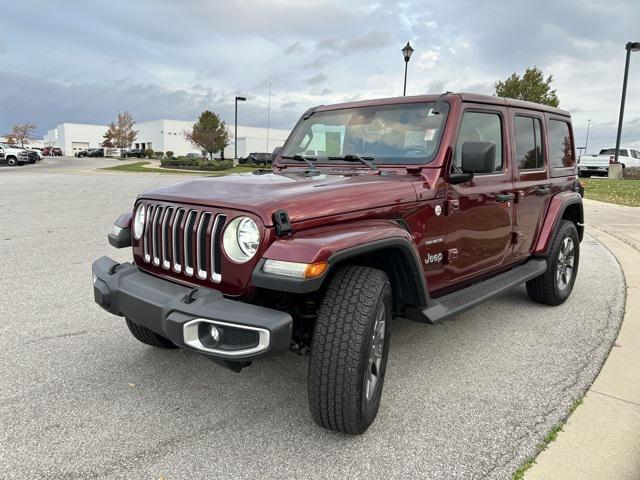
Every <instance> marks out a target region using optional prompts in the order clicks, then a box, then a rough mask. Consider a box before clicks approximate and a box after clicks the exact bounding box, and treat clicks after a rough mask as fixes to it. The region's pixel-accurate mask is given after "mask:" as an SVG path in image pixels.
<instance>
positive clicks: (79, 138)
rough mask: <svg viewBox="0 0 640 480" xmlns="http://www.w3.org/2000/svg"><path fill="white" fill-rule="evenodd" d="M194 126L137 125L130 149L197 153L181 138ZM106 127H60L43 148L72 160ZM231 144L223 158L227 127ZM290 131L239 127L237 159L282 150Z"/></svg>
mask: <svg viewBox="0 0 640 480" xmlns="http://www.w3.org/2000/svg"><path fill="white" fill-rule="evenodd" d="M193 123H194V122H189V121H182V120H169V119H161V120H151V121H148V122H140V123H136V124H135V126H134V128H135V130H137V131H138V135H137V136H136V139H135V140H134V141H133V143H132V145H131V148H142V149H146V148H150V149H152V150H154V151H156V152H167V151H172V152H173V154H174V155H175V156H181V155H186V154H188V153H200V152H199V151H198V149H197V148H195V147H194V146H193V145H191V144H190V143H189V142H188V141H187V139H186V138H185V136H184V132H186V131H191V129H192V128H193ZM106 131H107V125H89V124H80V123H61V124H60V125H58V126H57V127H55V128H52V129H51V130H49V131H48V132H47V133H46V135H45V136H44V144H45V145H46V146H52V147H60V148H61V149H62V152H63V154H64V155H69V156H72V155H74V154H75V153H77V152H79V151H81V150H85V149H87V148H98V147H99V146H100V145H101V144H102V142H103V141H104V134H105V132H106ZM229 132H230V137H231V143H230V144H229V146H228V147H227V148H225V151H224V156H225V158H233V155H234V141H233V127H230V130H229ZM288 135H289V130H283V129H275V128H271V129H269V130H267V129H266V128H261V127H247V126H244V125H238V157H246V156H247V155H248V154H249V153H253V152H271V151H273V149H274V148H275V147H279V146H282V145H283V144H284V141H285V140H286V138H287V136H288Z"/></svg>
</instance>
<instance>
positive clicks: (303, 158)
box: [280, 154, 318, 170]
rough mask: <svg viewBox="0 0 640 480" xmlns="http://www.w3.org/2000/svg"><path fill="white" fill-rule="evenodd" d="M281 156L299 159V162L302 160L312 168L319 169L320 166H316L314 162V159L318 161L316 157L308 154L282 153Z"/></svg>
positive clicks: (287, 158) (286, 158) (288, 158)
mask: <svg viewBox="0 0 640 480" xmlns="http://www.w3.org/2000/svg"><path fill="white" fill-rule="evenodd" d="M280 158H283V159H285V160H297V161H299V162H300V161H302V162H304V163H306V164H307V165H308V166H309V168H310V169H311V170H317V169H318V167H316V166H315V165H314V164H313V162H312V161H316V160H317V159H316V158H315V157H308V156H306V155H299V154H296V155H282V156H281V157H280Z"/></svg>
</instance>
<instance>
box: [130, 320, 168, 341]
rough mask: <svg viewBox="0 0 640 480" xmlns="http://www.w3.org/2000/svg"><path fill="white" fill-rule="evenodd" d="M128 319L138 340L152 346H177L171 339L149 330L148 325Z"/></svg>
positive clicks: (131, 329)
mask: <svg viewBox="0 0 640 480" xmlns="http://www.w3.org/2000/svg"><path fill="white" fill-rule="evenodd" d="M126 321H127V327H129V331H130V332H131V334H132V335H133V336H134V337H135V338H136V339H137V340H138V341H140V342H142V343H145V344H147V345H151V346H152V347H158V348H176V346H175V345H174V344H173V343H172V342H171V341H170V340H168V339H166V338H164V337H163V336H162V335H158V334H157V333H155V332H153V331H151V330H149V329H148V328H147V327H143V326H142V325H138V324H137V323H135V322H133V321H131V320H129V319H128V318H127V319H126Z"/></svg>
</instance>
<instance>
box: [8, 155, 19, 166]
mask: <svg viewBox="0 0 640 480" xmlns="http://www.w3.org/2000/svg"><path fill="white" fill-rule="evenodd" d="M7 165H9V166H10V167H15V166H16V165H18V160H17V159H15V158H14V157H9V158H7Z"/></svg>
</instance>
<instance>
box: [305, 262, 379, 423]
mask: <svg viewBox="0 0 640 480" xmlns="http://www.w3.org/2000/svg"><path fill="white" fill-rule="evenodd" d="M390 323H391V286H390V284H389V279H388V278H387V275H386V274H385V273H384V272H382V271H380V270H376V269H373V268H368V267H360V266H348V267H344V268H342V269H341V270H339V271H338V272H337V273H336V275H335V277H334V278H333V279H332V280H331V283H330V284H329V287H328V289H327V291H326V293H325V296H324V299H323V300H322V304H321V305H320V309H319V311H318V317H317V319H316V325H315V330H314V333H313V341H312V345H311V358H310V361H309V406H310V409H311V414H312V415H313V418H314V420H315V421H316V422H317V423H318V424H319V425H320V426H322V427H324V428H327V429H330V430H335V431H337V432H342V433H347V434H352V435H359V434H361V433H364V432H365V431H366V430H367V428H369V426H370V425H371V423H372V422H373V420H374V419H375V417H376V415H377V413H378V409H379V407H380V400H381V398H382V386H383V383H384V375H385V371H386V366H387V356H388V351H389V334H390V326H391V325H390Z"/></svg>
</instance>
